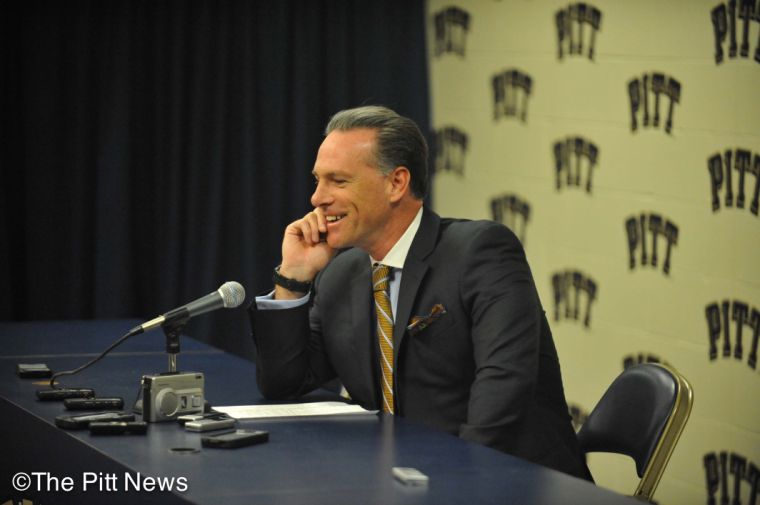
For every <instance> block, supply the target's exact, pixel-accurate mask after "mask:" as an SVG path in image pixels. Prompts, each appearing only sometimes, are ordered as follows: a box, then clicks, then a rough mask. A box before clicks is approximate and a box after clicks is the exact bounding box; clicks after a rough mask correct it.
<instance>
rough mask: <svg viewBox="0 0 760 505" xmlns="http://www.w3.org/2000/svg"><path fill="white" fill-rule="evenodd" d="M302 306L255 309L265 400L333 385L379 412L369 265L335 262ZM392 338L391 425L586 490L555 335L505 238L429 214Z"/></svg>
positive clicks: (479, 224) (408, 266)
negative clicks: (419, 322)
mask: <svg viewBox="0 0 760 505" xmlns="http://www.w3.org/2000/svg"><path fill="white" fill-rule="evenodd" d="M310 301H311V303H310V304H305V305H303V306H301V307H296V308H292V309H285V310H257V309H256V306H255V303H254V304H253V305H252V306H251V310H250V316H251V324H252V327H253V337H254V342H255V344H256V347H257V358H256V359H257V380H258V384H259V388H260V390H261V392H262V394H263V395H264V396H265V397H267V398H269V399H286V398H293V397H297V396H300V395H302V394H305V393H307V392H309V391H311V390H313V389H315V388H318V387H319V386H321V385H322V384H324V383H325V382H326V381H329V380H331V379H333V378H335V377H338V378H339V379H340V381H341V382H342V383H343V385H344V386H345V388H346V390H347V391H348V393H349V394H350V395H351V398H352V399H353V400H354V401H355V402H357V403H358V404H360V405H361V406H363V407H364V408H367V409H371V410H378V409H380V406H381V403H382V398H381V392H380V368H379V365H378V363H379V345H378V342H377V338H376V336H375V331H374V324H375V323H374V317H375V316H374V306H373V298H372V290H371V265H370V260H369V257H368V255H367V253H366V252H364V251H362V250H360V249H356V248H353V249H348V250H346V251H343V252H341V253H340V254H338V255H337V256H336V257H335V258H333V260H332V261H331V262H330V263H329V264H328V265H327V266H326V267H325V268H324V269H323V270H322V272H320V273H319V275H318V276H317V278H316V279H315V281H314V287H313V290H312V296H311V300H310ZM437 304H440V305H442V306H443V309H444V311H445V312H444V313H442V314H441V315H440V316H439V317H437V318H430V319H429V320H428V322H429V324H428V325H427V326H426V327H425V328H424V329H422V330H421V331H410V330H409V329H408V326H409V325H410V324H411V323H412V322H413V320H414V318H419V317H422V318H425V317H426V316H428V315H429V314H430V313H431V311H432V309H433V307H434V306H435V305H437ZM393 337H394V389H395V398H394V400H395V403H396V414H397V415H401V416H405V417H408V418H411V419H415V420H418V421H421V422H423V423H425V424H428V425H430V426H433V427H435V428H438V429H441V430H444V431H446V432H449V433H452V434H456V435H459V436H461V437H462V438H464V439H467V440H470V441H474V442H477V443H481V444H484V445H487V446H490V447H494V448H496V449H499V450H502V451H504V452H507V453H509V454H513V455H515V456H518V457H522V458H524V459H527V460H529V461H533V462H536V463H539V464H542V465H545V466H548V467H551V468H555V469H558V470H561V471H564V472H566V473H569V474H571V475H575V476H578V477H583V478H590V474H589V472H588V468H587V467H586V465H585V462H584V461H583V459H582V456H581V455H580V452H579V449H578V445H577V441H576V437H575V432H574V431H573V429H572V426H571V422H570V416H569V414H568V408H567V403H566V401H565V396H564V391H563V386H562V378H561V375H560V367H559V361H558V359H557V353H556V350H555V347H554V342H553V340H552V336H551V331H550V329H549V325H548V323H547V320H546V317H545V315H544V311H543V309H542V307H541V302H540V301H539V298H538V294H537V292H536V288H535V284H534V282H533V278H532V276H531V273H530V269H529V267H528V263H527V261H526V259H525V254H524V251H523V248H522V246H521V244H520V242H519V240H518V239H517V237H515V235H514V234H513V233H512V232H511V231H510V230H509V229H508V228H506V227H504V226H502V225H501V224H498V223H494V222H491V221H466V220H453V219H441V218H440V217H439V216H438V215H436V214H435V213H433V212H431V211H429V210H427V209H425V210H424V212H423V217H422V222H421V224H420V228H419V230H418V232H417V234H416V235H415V238H414V241H413V242H412V246H411V248H410V250H409V254H408V256H407V258H406V262H405V264H404V268H403V274H402V278H401V287H400V291H399V299H398V304H397V308H396V315H395V327H394V332H393Z"/></svg>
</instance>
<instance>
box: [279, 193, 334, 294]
mask: <svg viewBox="0 0 760 505" xmlns="http://www.w3.org/2000/svg"><path fill="white" fill-rule="evenodd" d="M320 233H322V234H325V233H327V220H326V219H325V215H324V213H323V212H322V210H321V209H319V208H316V209H314V210H313V211H312V212H309V213H308V214H306V215H305V216H304V217H303V218H301V219H299V220H298V221H294V222H292V223H290V224H289V225H288V227H287V228H285V236H284V237H283V239H282V265H281V266H280V274H281V275H283V276H285V277H288V278H290V279H295V280H297V281H303V282H311V281H313V280H314V277H316V276H317V274H318V273H319V271H320V270H322V269H323V268H324V267H325V266H326V265H327V263H329V262H330V260H331V259H332V258H333V256H335V253H337V249H333V248H332V247H330V246H329V245H327V242H323V241H320ZM304 294H305V293H296V292H293V291H289V290H287V289H285V288H283V287H282V286H275V293H274V297H275V299H278V300H287V299H294V298H300V297H302V296H303V295H304Z"/></svg>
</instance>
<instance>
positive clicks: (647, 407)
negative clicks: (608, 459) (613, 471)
mask: <svg viewBox="0 0 760 505" xmlns="http://www.w3.org/2000/svg"><path fill="white" fill-rule="evenodd" d="M693 401H694V394H693V392H692V389H691V385H690V384H689V382H688V381H687V380H686V379H685V378H684V377H683V376H682V375H681V374H680V373H678V372H677V371H676V370H675V369H673V368H672V367H669V366H666V365H661V364H655V363H645V364H641V365H634V366H632V367H630V368H627V369H626V370H625V371H623V373H621V374H620V375H619V376H618V377H617V378H616V379H615V380H614V381H613V383H612V384H611V385H610V387H609V388H608V389H607V391H606V392H605V393H604V396H602V399H601V400H599V403H597V405H596V407H594V410H593V411H592V412H591V414H589V416H588V418H587V419H586V421H585V422H584V423H583V426H582V427H581V429H580V431H579V432H578V441H579V443H580V446H581V450H582V451H583V452H584V453H589V452H613V453H617V454H624V455H627V456H630V457H631V458H633V460H634V461H635V462H636V473H637V474H638V476H639V478H640V479H641V481H640V482H639V485H638V487H637V488H636V491H635V492H634V494H633V496H634V497H636V498H640V499H644V500H646V501H652V495H653V494H654V491H655V489H656V488H657V484H659V482H660V477H662V474H663V472H664V471H665V466H666V465H667V464H668V460H669V459H670V455H671V454H672V453H673V449H674V448H675V446H676V442H678V438H679V437H680V436H681V432H682V431H683V428H684V426H685V425H686V421H687V420H688V419H689V414H690V413H691V406H692V403H693Z"/></svg>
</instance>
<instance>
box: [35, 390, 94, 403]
mask: <svg viewBox="0 0 760 505" xmlns="http://www.w3.org/2000/svg"><path fill="white" fill-rule="evenodd" d="M94 396H95V390H94V389H89V388H80V389H69V388H64V389H38V390H37V398H38V399H40V400H42V401H55V400H66V399H67V398H93V397H94Z"/></svg>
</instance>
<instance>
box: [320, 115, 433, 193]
mask: <svg viewBox="0 0 760 505" xmlns="http://www.w3.org/2000/svg"><path fill="white" fill-rule="evenodd" d="M356 128H372V129H374V130H377V147H376V149H375V162H376V163H377V168H378V169H379V170H380V171H381V172H383V173H385V174H387V173H390V172H391V171H392V170H393V169H394V168H396V167H399V166H404V167H406V168H408V169H409V173H410V175H411V181H410V188H411V191H412V194H413V195H414V196H415V197H417V198H419V199H420V200H421V199H423V198H425V195H426V194H427V188H428V168H427V159H428V146H427V142H426V141H425V137H424V136H423V135H422V132H421V131H420V129H419V127H418V126H417V124H416V123H415V122H414V121H412V120H411V119H409V118H407V117H404V116H402V115H400V114H398V113H396V112H394V111H393V110H391V109H389V108H387V107H383V106H381V105H366V106H363V107H357V108H355V109H346V110H342V111H340V112H338V113H337V114H335V115H334V116H333V117H332V118H331V119H330V122H329V123H327V127H326V128H325V136H327V135H329V134H330V132H332V131H333V130H339V131H347V130H353V129H356Z"/></svg>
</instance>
